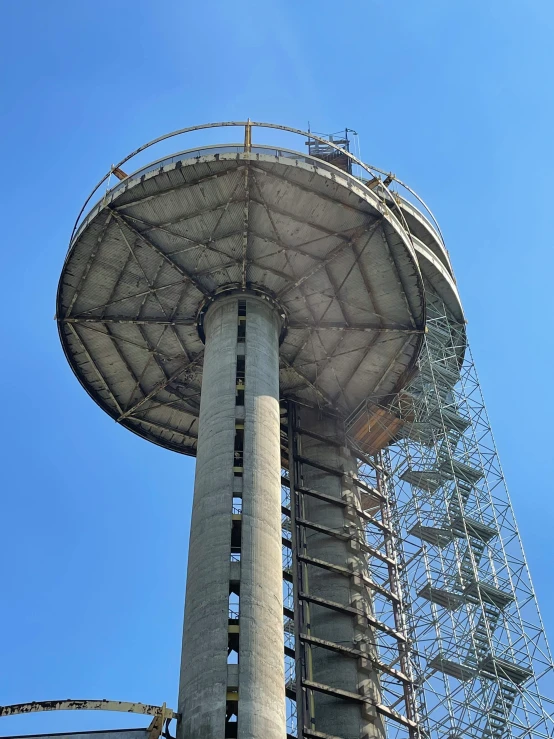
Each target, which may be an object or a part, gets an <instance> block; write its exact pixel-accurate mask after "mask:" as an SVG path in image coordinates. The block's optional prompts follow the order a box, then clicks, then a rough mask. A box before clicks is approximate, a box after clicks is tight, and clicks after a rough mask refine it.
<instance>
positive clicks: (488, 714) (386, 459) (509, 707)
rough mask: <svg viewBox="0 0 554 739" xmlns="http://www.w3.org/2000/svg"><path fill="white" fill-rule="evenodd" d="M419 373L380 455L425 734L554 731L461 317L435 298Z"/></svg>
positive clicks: (495, 738) (532, 607)
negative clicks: (455, 318) (399, 423)
mask: <svg viewBox="0 0 554 739" xmlns="http://www.w3.org/2000/svg"><path fill="white" fill-rule="evenodd" d="M419 365H420V366H419V373H418V375H417V377H416V379H415V380H414V381H413V382H412V383H411V385H410V387H409V388H408V390H407V391H406V392H405V393H403V394H402V395H401V396H400V397H399V398H397V399H396V400H395V403H394V404H393V405H392V406H389V407H388V409H387V410H388V411H390V412H392V413H393V414H394V415H395V416H396V417H398V418H401V419H402V420H403V421H404V426H403V429H402V431H401V432H400V436H402V438H400V439H398V437H397V440H396V442H395V443H393V444H392V445H391V446H389V447H388V448H387V449H386V450H385V451H384V452H382V453H381V454H380V461H381V463H382V465H383V467H384V470H385V472H386V482H385V485H386V493H387V497H388V500H389V504H390V505H391V507H392V509H393V510H394V511H395V512H396V515H397V521H396V526H397V530H398V532H399V534H400V536H399V540H400V541H401V543H402V549H403V553H402V557H403V559H404V561H405V568H404V582H405V584H406V585H407V586H408V588H409V590H408V591H407V593H406V595H407V599H408V600H409V601H410V603H411V608H410V611H411V613H410V621H411V629H412V638H413V640H414V645H415V647H416V651H417V662H419V669H420V685H421V699H422V701H423V702H424V705H425V708H424V711H423V718H424V724H425V730H426V731H428V732H429V736H431V737H436V738H437V739H439V737H440V738H441V739H442V738H443V737H444V738H445V739H446V738H447V737H448V738H449V739H455V738H457V737H475V738H476V739H477V737H479V738H480V737H483V739H500V738H501V737H502V738H507V737H514V738H515V737H531V736H532V737H552V736H554V722H553V720H552V718H551V716H550V715H549V711H550V710H551V708H550V707H549V706H548V704H549V703H550V701H548V700H546V699H545V698H544V697H543V696H542V695H541V686H542V690H544V685H545V682H546V680H548V679H549V675H548V673H550V672H551V670H552V667H553V665H552V657H551V654H550V650H549V647H548V644H547V641H546V637H545V633H544V629H543V625H542V621H541V617H540V613H539V610H538V605H537V601H536V597H535V593H534V590H533V585H532V582H531V578H530V575H529V571H528V567H527V563H526V560H525V555H524V552H523V548H522V545H521V540H520V537H519V533H518V529H517V525H516V521H515V518H514V514H513V510H512V506H511V503H510V499H509V496H508V492H507V489H506V485H505V481H504V477H503V473H502V469H501V467H500V463H499V460H498V455H497V451H496V448H495V445H494V440H493V437H492V432H491V428H490V424H489V420H488V417H487V412H486V408H485V405H484V401H483V396H482V393H481V389H480V386H479V381H478V378H477V374H476V370H475V365H474V362H473V358H472V355H471V352H470V350H469V348H467V345H466V336H465V328H464V326H461V325H459V324H455V323H453V322H452V320H451V319H450V318H449V317H448V315H447V311H446V309H445V307H444V305H443V304H442V302H441V301H440V300H439V299H438V298H436V297H435V296H432V295H431V296H429V300H428V333H427V335H426V340H425V345H424V349H423V352H422V355H421V358H420V361H419Z"/></svg>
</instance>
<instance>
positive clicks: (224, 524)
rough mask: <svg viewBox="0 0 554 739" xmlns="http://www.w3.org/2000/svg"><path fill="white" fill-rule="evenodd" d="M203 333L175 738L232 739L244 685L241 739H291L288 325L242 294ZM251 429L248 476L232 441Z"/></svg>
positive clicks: (220, 307) (216, 311)
mask: <svg viewBox="0 0 554 739" xmlns="http://www.w3.org/2000/svg"><path fill="white" fill-rule="evenodd" d="M239 305H240V306H241V312H242V313H244V312H245V317H244V318H241V319H240V320H241V321H243V323H244V325H245V326H246V330H245V337H244V341H241V340H240V339H239V337H238V335H237V325H238V321H239ZM204 329H205V334H206V350H205V357H204V371H203V380H202V399H201V404H200V420H199V439H198V455H197V461H196V479H195V490H194V504H193V514H192V523H191V536H190V545H189V564H188V575H187V592H186V603H185V626H184V637H183V659H182V669H181V682H180V688H179V711H180V713H181V714H182V720H181V722H180V727H179V737H178V739H199V737H201V739H223V737H224V727H225V711H226V698H227V689H228V687H230V686H231V687H232V689H233V690H236V688H237V687H238V695H239V700H238V739H284V738H285V735H286V717H285V694H284V656H283V652H284V646H283V597H282V566H281V558H282V553H281V485H280V469H281V467H280V445H279V374H278V370H279V359H278V352H279V330H280V320H279V317H278V314H277V313H276V312H275V310H274V308H273V307H272V305H271V304H270V303H269V302H268V301H265V300H263V299H261V298H258V297H254V296H249V295H242V294H241V295H237V296H229V297H222V298H220V299H218V300H217V301H216V302H215V303H214V304H213V305H212V306H211V307H210V308H209V310H208V312H207V315H206V318H205V322H204ZM237 354H238V355H239V356H241V357H242V356H244V362H245V381H244V405H242V404H237V394H236V382H237ZM239 401H241V399H240V398H239ZM241 402H242V401H241ZM242 425H244V455H243V461H242V474H240V472H237V471H236V464H235V462H236V460H235V433H236V429H237V427H239V428H242ZM234 467H235V472H233V468H234ZM233 491H235V493H234V494H235V496H241V497H242V513H241V521H240V531H241V554H240V565H239V564H238V563H231V562H230V552H231V527H232V504H233ZM235 523H236V522H235ZM232 570H233V575H232V577H233V579H234V580H236V578H237V576H238V577H239V578H240V602H239V659H238V669H237V666H236V665H227V645H228V604H229V581H230V579H231V572H232ZM237 674H238V680H237ZM229 681H231V682H229ZM237 682H238V686H237ZM231 683H232V685H231Z"/></svg>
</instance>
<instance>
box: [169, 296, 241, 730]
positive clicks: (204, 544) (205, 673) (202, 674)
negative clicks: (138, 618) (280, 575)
mask: <svg viewBox="0 0 554 739" xmlns="http://www.w3.org/2000/svg"><path fill="white" fill-rule="evenodd" d="M237 323H238V321H237V304H236V301H228V300H227V301H225V300H222V301H221V302H217V303H214V305H212V306H211V307H210V309H209V310H208V313H207V315H206V319H205V323H204V330H205V333H206V349H205V355H204V369H203V377H202V398H201V401H200V421H199V435H198V454H197V457H196V477H195V483H194V502H193V508H192V521H191V528H190V542H189V556H188V571H187V589H186V600H185V624H184V634H183V653H182V663H181V679H180V684H179V704H178V705H179V708H178V710H179V713H181V715H182V720H181V722H180V726H179V735H180V739H198V737H202V739H222V737H223V735H224V724H225V708H226V694H227V643H228V606H229V575H230V552H231V520H232V519H231V516H232V500H233V479H234V478H233V459H234V439H235V412H236V404H235V393H236V390H235V387H236V362H237Z"/></svg>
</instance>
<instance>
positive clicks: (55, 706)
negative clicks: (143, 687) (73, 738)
mask: <svg viewBox="0 0 554 739" xmlns="http://www.w3.org/2000/svg"><path fill="white" fill-rule="evenodd" d="M40 711H119V712H122V713H138V714H142V715H144V716H164V717H165V718H170V719H173V718H177V714H176V713H175V712H174V711H172V710H171V708H167V707H166V705H165V703H164V704H163V706H153V705H149V704H145V703H129V702H127V701H110V700H104V699H102V700H81V699H78V700H77V699H67V700H61V701H31V702H29V703H16V704H14V705H11V706H0V717H2V716H15V715H18V714H22V713H38V712H40Z"/></svg>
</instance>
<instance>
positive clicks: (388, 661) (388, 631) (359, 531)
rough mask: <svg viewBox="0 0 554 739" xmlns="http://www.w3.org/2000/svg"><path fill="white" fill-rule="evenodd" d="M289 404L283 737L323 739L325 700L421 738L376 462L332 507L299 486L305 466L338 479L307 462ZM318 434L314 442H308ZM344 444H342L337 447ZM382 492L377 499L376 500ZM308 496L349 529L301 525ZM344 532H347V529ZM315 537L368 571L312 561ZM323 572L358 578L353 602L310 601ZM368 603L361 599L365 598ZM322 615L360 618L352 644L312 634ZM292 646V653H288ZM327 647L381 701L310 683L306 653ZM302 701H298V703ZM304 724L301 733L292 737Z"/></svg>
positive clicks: (399, 575) (402, 586) (399, 576)
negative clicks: (350, 553) (368, 711)
mask: <svg viewBox="0 0 554 739" xmlns="http://www.w3.org/2000/svg"><path fill="white" fill-rule="evenodd" d="M295 416H296V409H295V405H294V403H291V404H289V405H288V407H287V409H286V410H285V412H284V414H283V451H284V456H285V458H286V464H285V465H284V468H283V477H282V493H283V497H282V502H283V507H282V530H283V587H284V605H285V608H284V631H285V679H286V699H287V722H288V724H287V725H288V732H289V737H291V736H305V737H308V738H317V737H322V738H323V737H325V739H329V734H328V733H326V727H325V726H323V725H321V722H318V716H317V710H316V707H315V704H316V701H315V699H314V698H315V694H316V693H317V692H318V691H319V692H325V693H328V694H330V695H334V696H335V697H337V698H342V699H344V700H345V701H349V702H352V701H360V702H364V701H367V703H368V704H369V705H370V706H371V707H372V708H373V707H374V708H375V710H376V714H377V715H378V716H379V719H380V720H381V721H382V722H383V723H384V725H385V727H386V732H387V736H388V737H391V739H392V738H394V739H403V738H404V737H406V738H407V737H410V738H411V739H417V738H418V737H423V736H425V734H424V732H422V727H423V725H424V724H423V722H422V715H423V714H422V710H423V707H422V704H421V691H419V690H418V686H417V675H419V665H418V663H417V655H416V652H415V651H414V650H413V648H412V637H411V634H412V630H413V627H412V624H411V616H410V609H409V607H407V606H408V602H407V599H406V598H405V596H404V593H405V592H407V583H406V582H405V568H404V566H403V564H404V563H403V561H402V552H403V550H402V547H401V546H399V543H398V542H397V541H396V539H397V529H396V525H395V521H396V519H397V518H398V516H397V513H396V512H395V511H393V510H392V508H391V505H390V502H389V499H388V497H387V495H386V493H385V491H386V482H385V477H386V471H385V470H384V468H383V467H382V466H381V464H379V461H378V460H372V459H369V458H367V457H366V458H365V464H364V465H363V467H362V468H360V474H359V477H358V480H357V481H356V484H355V485H354V489H353V490H352V491H351V493H346V495H344V496H343V498H339V499H336V500H331V499H330V496H326V495H325V494H322V493H321V492H319V491H317V490H313V489H308V488H306V487H304V486H303V477H304V472H305V468H306V467H311V466H315V467H319V469H320V470H322V471H323V472H325V473H327V474H329V475H337V474H339V475H340V474H342V473H341V472H340V471H338V470H336V469H334V468H326V467H325V466H324V465H321V463H316V462H314V461H313V460H310V459H309V458H307V457H306V456H304V454H303V443H302V442H303V437H305V436H306V435H310V436H313V435H314V434H313V432H309V431H307V430H306V429H302V428H300V427H298V425H297V423H296V421H295ZM316 436H317V434H316ZM336 443H337V445H343V446H344V445H345V444H346V437H345V436H343V438H342V439H337V440H336ZM381 491H383V492H381ZM306 496H311V497H316V498H318V499H319V500H322V501H323V502H325V503H326V504H329V505H337V506H340V507H342V508H343V509H344V510H345V517H346V518H348V519H349V520H350V521H351V526H349V527H347V528H348V533H345V532H344V531H339V530H331V529H328V530H327V531H324V528H325V527H322V526H320V525H319V524H317V523H315V522H313V521H310V520H307V519H306V517H305V510H306ZM345 528H346V527H345ZM314 529H315V530H318V531H320V532H323V533H326V534H328V535H329V536H333V537H342V538H343V539H345V538H348V539H349V540H350V541H351V542H352V543H353V545H354V548H355V549H358V548H359V550H361V551H362V552H364V553H365V556H366V563H367V567H363V568H362V569H361V570H360V571H349V570H348V569H347V568H346V567H338V566H337V565H333V564H331V563H329V562H324V561H322V560H318V559H315V558H313V557H311V556H310V546H309V542H308V540H307V537H306V535H305V534H306V531H307V530H314ZM313 567H319V568H321V567H323V568H324V569H328V570H329V571H332V572H334V573H337V572H339V571H341V572H339V574H343V575H344V576H345V577H348V578H356V581H357V583H353V590H354V591H356V589H359V590H360V594H359V596H355V598H354V600H353V603H338V602H333V601H324V600H323V599H321V598H318V597H315V596H313V595H311V594H310V587H309V583H310V571H311V569H312V568H313ZM368 595H369V597H368ZM311 606H317V607H320V608H321V607H324V608H329V609H331V610H332V611H335V612H340V613H343V614H345V613H348V614H350V615H351V617H352V618H354V619H358V620H360V619H361V620H362V621H363V623H362V624H361V629H360V642H359V643H353V644H352V645H344V644H335V643H332V642H324V640H321V639H318V637H317V636H316V635H315V634H313V633H312V631H311V628H310V621H311V619H310V607H311ZM296 646H297V647H298V648H296V649H295V647H296ZM315 649H327V650H333V651H335V652H336V653H340V654H343V655H344V654H347V653H348V654H349V656H350V657H351V658H352V659H355V660H366V661H368V662H369V663H370V665H371V669H372V670H375V671H376V672H377V673H378V674H379V676H380V686H379V687H380V695H379V698H378V701H377V703H376V701H375V696H374V695H367V694H364V690H363V689H362V688H361V687H360V690H359V694H351V693H347V692H346V691H344V690H342V691H341V690H340V689H338V690H337V689H336V687H333V686H329V685H323V684H320V683H319V682H318V681H317V676H315V679H314V675H313V670H312V668H311V664H312V655H313V650H315ZM298 695H301V696H302V699H301V701H297V696H298ZM300 726H302V727H303V728H302V730H300Z"/></svg>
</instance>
